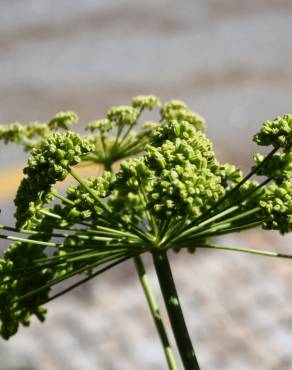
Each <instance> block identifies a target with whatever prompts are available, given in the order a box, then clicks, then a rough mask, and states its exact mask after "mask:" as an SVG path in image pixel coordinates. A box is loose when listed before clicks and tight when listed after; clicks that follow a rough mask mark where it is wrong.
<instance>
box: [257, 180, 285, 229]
mask: <svg viewBox="0 0 292 370" xmlns="http://www.w3.org/2000/svg"><path fill="white" fill-rule="evenodd" d="M259 205H260V207H261V209H262V212H263V214H264V220H263V228H264V229H268V230H269V229H272V230H279V231H280V233H281V234H285V233H288V232H291V231H292V177H290V179H288V180H286V181H284V182H283V183H282V184H281V186H278V185H276V184H272V185H270V186H268V187H267V188H266V189H265V194H264V196H263V197H262V199H261V200H260V202H259Z"/></svg>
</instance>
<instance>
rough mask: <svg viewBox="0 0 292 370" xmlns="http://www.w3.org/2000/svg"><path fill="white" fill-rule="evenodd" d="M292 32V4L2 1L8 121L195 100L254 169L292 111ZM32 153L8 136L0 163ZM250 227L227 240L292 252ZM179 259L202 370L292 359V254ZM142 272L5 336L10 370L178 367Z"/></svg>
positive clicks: (234, 153)
mask: <svg viewBox="0 0 292 370" xmlns="http://www.w3.org/2000/svg"><path fill="white" fill-rule="evenodd" d="M291 34H292V2H291V1H288V0H287V1H282V0H275V1H271V0H268V1H264V0H256V1H252V0H248V1H245V2H240V1H228V0H222V1H219V0H208V1H203V0H201V1H192V0H186V1H181V2H177V1H166V0H165V1H163V0H156V1H154V0H151V1H148V2H147V3H146V2H139V1H133V0H132V1H131V0H123V1H121V0H120V1H93V0H83V1H82V2H80V1H77V0H74V1H73V0H71V1H65V0H62V1H61V0H58V1H56V0H55V1H50V2H48V1H45V0H21V1H20V0H2V1H0V102H1V109H0V122H1V123H4V122H13V121H21V122H27V121H33V120H41V121H43V120H47V119H49V118H50V117H51V116H52V115H53V114H55V113H56V112H58V111H60V110H66V109H73V110H75V111H76V112H77V113H78V114H79V116H80V118H81V126H80V127H82V125H83V124H84V123H86V122H87V121H88V120H91V119H94V118H96V117H102V116H103V115H104V113H105V110H106V109H107V108H108V107H109V106H111V105H114V104H127V103H129V102H130V98H131V96H133V95H135V94H140V93H154V94H157V95H159V96H160V97H161V98H162V99H163V100H166V99H170V98H178V99H181V100H185V101H186V102H187V103H189V105H190V106H191V107H192V108H193V109H194V110H196V111H198V112H199V113H201V114H202V115H204V116H205V117H206V118H207V121H208V135H209V136H210V137H211V138H212V140H213V141H214V143H215V148H216V150H217V151H218V154H219V157H220V158H221V159H222V160H224V161H231V160H232V161H234V162H235V163H240V164H242V165H244V166H247V165H249V164H250V163H251V160H252V153H253V152H254V151H255V150H257V148H256V147H255V146H254V145H253V144H252V143H251V138H252V135H253V134H254V133H255V132H256V130H257V129H258V128H259V126H260V124H261V122H262V121H263V120H264V119H267V118H273V117H274V116H276V115H278V114H283V113H285V112H287V111H290V112H291V111H292V87H291V86H292V71H291V65H292V38H291ZM23 160H24V159H23V156H22V154H21V151H19V150H17V149H15V147H13V146H9V147H7V148H5V151H4V150H3V146H2V144H1V145H0V167H2V168H7V167H9V166H10V165H11V164H18V163H20V162H22V161H23ZM0 181H1V178H0ZM0 203H1V204H0V208H2V209H6V208H7V204H9V203H8V201H5V203H4V202H0ZM8 208H10V211H9V212H4V214H1V215H0V218H1V221H0V222H3V221H4V220H5V221H7V219H8V218H9V219H11V218H10V217H11V213H12V210H11V207H8ZM248 235H249V236H247V237H245V238H244V234H243V236H242V238H241V239H239V238H238V237H236V238H235V237H234V238H230V239H226V240H225V242H226V243H229V244H231V245H232V244H242V245H250V246H259V247H267V248H268V247H270V248H273V249H279V248H280V244H281V245H282V244H285V247H284V249H283V250H285V252H288V251H289V246H290V247H291V238H285V239H282V238H277V237H275V236H274V234H273V236H272V237H270V234H267V233H264V234H261V235H262V236H260V235H259V234H256V233H251V234H248ZM173 265H174V270H175V275H176V277H177V280H178V285H179V291H180V292H181V298H182V303H183V307H184V308H185V311H186V317H187V322H188V324H189V326H190V331H191V333H192V337H193V339H194V343H195V345H196V348H197V352H198V357H199V359H200V362H201V363H202V369H203V370H204V369H208V370H209V369H210V370H213V369H214V370H221V369H222V370H225V369H226V370H250V369H254V370H286V369H287V370H289V369H291V368H292V351H291V341H292V323H291V322H292V311H291V306H292V295H291V283H290V282H291V271H292V269H291V264H290V263H289V261H275V260H271V259H267V258H260V257H253V256H244V255H236V254H231V253H230V254H228V253H225V252H216V253H215V252H213V253H212V252H208V253H205V254H204V253H202V252H201V253H198V255H196V256H191V257H188V256H186V255H181V256H174V259H173ZM151 274H152V275H153V271H152V270H151ZM134 276H135V271H134V270H133V268H132V266H131V264H130V263H128V264H127V265H125V266H123V267H120V268H117V269H116V270H113V271H110V272H108V273H107V274H105V275H104V276H101V277H100V278H99V279H98V280H97V281H96V282H95V283H92V284H91V285H90V287H89V288H86V287H83V288H81V289H80V290H79V291H78V292H76V293H72V294H70V295H68V296H67V297H64V298H62V299H60V300H58V301H56V302H55V303H52V304H50V305H49V306H48V308H49V315H48V319H47V322H46V323H45V324H38V323H36V322H34V323H33V325H32V328H30V329H22V330H21V332H20V334H19V335H18V336H16V337H15V338H13V339H12V340H11V341H9V342H8V343H4V342H3V341H0V358H1V361H0V370H16V369H18V370H40V369H41V370H75V369H76V370H77V369H78V370H80V369H84V370H91V369H92V370H93V369H101V370H111V369H113V370H116V369H117V370H122V369H125V370H131V369H146V370H148V369H149V370H150V369H152V370H153V369H154V370H156V369H157V370H158V369H165V365H164V359H163V355H162V352H161V349H160V346H159V343H158V339H157V336H156V334H155V331H154V328H153V325H152V323H151V321H150V318H149V314H148V311H147V307H146V305H145V304H144V297H143V295H142V293H141V288H140V287H139V286H138V283H137V281H136V278H135V277H134Z"/></svg>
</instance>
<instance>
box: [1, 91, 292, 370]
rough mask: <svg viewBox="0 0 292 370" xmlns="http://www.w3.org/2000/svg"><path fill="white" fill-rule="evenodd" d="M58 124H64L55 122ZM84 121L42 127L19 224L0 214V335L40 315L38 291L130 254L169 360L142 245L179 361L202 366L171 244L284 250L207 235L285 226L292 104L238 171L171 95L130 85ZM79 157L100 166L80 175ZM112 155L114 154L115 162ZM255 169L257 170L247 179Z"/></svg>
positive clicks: (291, 171) (291, 204)
mask: <svg viewBox="0 0 292 370" xmlns="http://www.w3.org/2000/svg"><path fill="white" fill-rule="evenodd" d="M154 107H159V108H160V117H159V119H158V120H157V122H151V123H146V124H145V125H144V126H143V128H142V130H141V131H139V132H138V133H135V132H134V131H133V127H134V126H135V127H137V123H138V119H139V118H140V116H141V113H142V111H143V110H144V109H145V108H148V109H153V108H154ZM58 127H59V128H65V129H67V127H64V125H60V123H59V126H58ZM55 128H56V127H55V126H54V129H55ZM87 128H88V130H90V131H91V132H93V133H94V132H95V130H97V132H98V134H97V135H96V134H95V135H93V134H91V135H85V136H83V137H81V136H80V135H79V134H76V133H74V132H72V131H67V132H52V131H53V130H52V127H49V130H50V131H51V132H50V133H49V134H47V132H45V133H44V135H39V136H40V139H39V140H38V141H37V142H36V143H35V145H33V146H32V147H33V149H32V151H31V156H30V158H29V160H28V164H27V166H26V167H25V168H24V174H25V177H24V179H23V180H22V183H21V184H20V187H19V189H18V192H17V195H16V198H15V204H16V207H17V208H16V213H15V217H16V226H15V228H14V227H10V226H4V225H1V226H0V227H1V228H2V229H3V233H2V234H1V235H0V237H1V238H4V239H9V240H12V241H14V243H13V244H12V245H11V246H9V247H8V249H7V251H6V252H5V253H4V255H3V259H2V260H1V262H0V274H1V275H0V276H1V286H0V298H1V300H0V302H1V303H0V320H1V335H2V337H3V338H5V339H8V338H9V337H10V336H12V335H14V334H15V333H16V332H17V329H18V326H19V324H23V325H29V321H30V317H31V316H32V315H35V316H37V317H38V318H39V319H40V320H43V319H44V318H45V309H44V305H45V304H46V303H48V302H49V301H51V300H53V299H55V298H57V297H59V296H61V295H62V294H64V293H67V292H68V291H70V290H71V289H73V288H75V287H77V286H79V285H81V284H83V283H85V282H86V281H88V280H90V279H92V278H94V277H96V276H97V275H99V274H101V273H102V272H104V271H105V270H108V269H110V268H112V267H113V266H116V265H118V264H120V263H122V262H124V261H125V260H127V259H130V258H133V259H134V261H135V264H136V267H137V271H138V273H139V277H140V280H141V282H142V286H143V289H144V291H145V294H146V297H147V299H148V303H149V306H150V309H151V312H152V315H153V317H154V320H155V322H156V327H157V329H158V333H159V335H160V338H161V340H162V343H163V346H164V350H165V354H166V359H167V362H168V366H169V368H170V369H175V368H177V367H176V366H177V365H176V364H175V360H174V358H173V354H172V352H171V349H170V346H169V341H168V338H167V334H166V331H165V328H164V326H163V322H162V320H161V318H160V314H159V311H158V308H157V305H156V302H155V300H154V297H153V294H152V291H151V288H150V286H149V283H148V280H147V279H146V280H145V278H146V277H147V275H145V269H144V266H143V263H142V260H141V256H142V255H143V254H145V253H150V254H151V255H152V257H153V263H154V266H155V271H156V273H157V277H158V280H159V283H160V288H161V292H162V295H163V298H164V301H165V305H166V308H167V312H168V316H169V319H170V323H171V327H172V329H173V334H174V336H175V340H176V344H177V347H178V350H179V353H180V356H181V359H182V363H183V366H184V368H185V369H187V370H192V369H199V364H198V361H197V358H196V355H195V351H194V349H193V345H192V342H191V339H190V336H189V333H188V330H187V326H186V323H185V320H184V316H183V312H182V309H181V305H180V301H179V297H178V294H177V291H176V287H175V282H174V279H173V276H172V272H171V266H170V263H169V260H168V252H169V251H170V250H174V251H177V252H178V251H180V250H183V249H186V250H187V251H189V252H190V253H194V252H195V251H196V249H198V248H213V249H225V250H231V251H239V252H245V253H253V254H258V255H265V256H273V257H284V258H291V257H292V256H290V255H286V254H281V253H277V252H267V251H263V250H258V249H251V248H241V247H235V246H225V245H218V244H215V243H212V242H211V241H210V239H212V237H215V236H218V235H223V234H227V233H233V232H240V231H243V230H246V229H251V228H255V227H260V228H263V229H273V230H278V231H279V232H280V233H281V234H285V233H288V232H290V231H291V229H292V161H291V159H292V153H291V146H292V115H290V114H286V115H284V116H283V117H278V118H276V119H275V120H273V121H266V122H265V123H264V124H263V127H262V128H261V130H260V131H259V132H258V133H257V134H256V135H255V136H254V141H255V142H256V143H257V144H258V145H261V146H271V147H272V148H271V150H270V152H269V153H268V154H267V155H265V156H263V155H261V154H256V155H255V164H254V166H253V167H252V169H251V171H250V172H249V173H248V174H247V175H246V176H243V174H242V172H241V170H240V169H239V168H237V167H236V166H234V165H232V164H222V163H220V162H219V161H218V159H217V158H216V156H215V153H214V151H213V150H212V144H211V142H210V140H209V139H208V138H207V137H206V135H205V134H204V133H203V129H204V120H203V118H202V117H200V116H199V115H198V114H196V113H194V112H192V111H191V110H190V109H189V108H188V107H187V106H186V105H185V104H184V103H182V102H180V101H171V102H168V103H165V104H161V103H160V101H159V99H158V98H156V97H153V96H139V97H136V98H134V99H133V102H132V106H122V107H115V108H112V109H111V110H109V112H108V114H107V118H105V119H103V120H99V121H95V122H92V123H90V124H89V125H88V126H87ZM5 130H6V131H5ZM1 132H2V136H1ZM7 132H8V129H7V126H3V127H2V128H0V138H1V137H2V139H4V140H5V141H15V142H19V143H23V142H24V141H25V140H22V138H21V137H22V136H21V135H20V137H19V136H17V135H14V134H12V133H11V132H13V130H12V131H10V134H9V133H7ZM3 133H4V134H3ZM111 133H113V136H112V135H111ZM13 135H14V136H13ZM23 137H25V135H24V136H23ZM133 155H136V157H135V158H128V159H125V158H126V157H129V156H133ZM82 160H90V161H92V162H94V163H99V164H102V165H103V166H104V168H105V171H104V173H103V174H102V175H101V176H96V177H92V178H89V179H83V178H81V177H80V176H79V175H78V172H77V171H76V169H75V167H74V166H76V165H77V164H78V163H79V162H80V161H82ZM117 160H122V162H121V164H120V169H119V171H118V172H117V173H115V174H114V173H113V172H112V165H113V164H114V163H115V162H116V161H117ZM67 176H72V177H73V178H74V179H75V180H76V182H77V184H76V186H70V187H68V189H67V190H66V194H60V193H58V191H57V190H56V188H55V184H56V183H57V182H59V181H63V180H64V179H65V178H66V177H67ZM253 176H257V177H259V178H261V179H263V180H262V181H259V182H258V181H255V180H252V177H253ZM56 200H58V202H56ZM11 232H14V233H17V234H14V235H12V234H11ZM20 234H23V235H22V236H19V235H20ZM25 235H27V236H26V237H25ZM48 248H50V249H52V252H51V253H47V249H48ZM81 274H84V276H81V277H80V280H79V281H78V282H75V283H74V284H72V285H71V286H69V287H68V288H66V289H63V290H60V291H59V292H57V293H54V294H51V288H52V287H53V286H55V285H57V284H59V283H61V282H63V281H64V280H66V279H69V278H71V277H73V276H76V275H78V276H79V275H81Z"/></svg>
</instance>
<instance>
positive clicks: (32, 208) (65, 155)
mask: <svg viewBox="0 0 292 370" xmlns="http://www.w3.org/2000/svg"><path fill="white" fill-rule="evenodd" d="M91 150H92V146H91V145H90V144H89V142H88V141H87V140H85V139H82V138H81V137H80V136H79V135H78V134H75V133H73V132H66V133H64V134H61V133H54V134H53V135H51V136H49V137H48V138H47V140H46V141H44V142H43V144H42V145H41V146H40V147H39V148H35V149H33V150H32V154H31V156H30V157H29V159H28V165H27V167H25V168H24V170H23V172H24V174H25V175H27V177H25V178H24V179H23V180H22V182H21V185H20V187H19V189H18V192H17V195H16V198H15V205H16V214H15V217H16V221H17V226H18V227H20V226H22V227H23V226H25V227H28V226H29V227H31V223H32V222H34V220H33V218H34V217H37V218H39V217H38V216H39V215H38V210H39V209H40V208H42V207H43V205H44V204H46V203H48V201H49V200H50V195H49V192H50V189H51V186H52V185H53V184H54V183H56V182H57V181H63V180H64V179H65V178H66V177H67V175H68V173H69V170H70V167H72V166H74V165H76V164H77V163H79V162H80V161H81V158H82V156H84V155H85V154H87V153H89V152H90V151H91Z"/></svg>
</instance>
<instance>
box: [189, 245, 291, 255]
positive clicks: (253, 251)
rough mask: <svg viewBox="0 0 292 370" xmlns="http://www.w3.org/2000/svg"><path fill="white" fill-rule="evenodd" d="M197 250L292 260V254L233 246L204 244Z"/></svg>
mask: <svg viewBox="0 0 292 370" xmlns="http://www.w3.org/2000/svg"><path fill="white" fill-rule="evenodd" d="M196 248H208V249H221V250H226V251H233V252H242V253H251V254H257V255H259V256H266V257H278V258H292V255H291V254H285V253H279V252H270V251H264V250H260V249H252V248H242V247H232V246H227V245H217V244H202V245H198V246H196Z"/></svg>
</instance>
